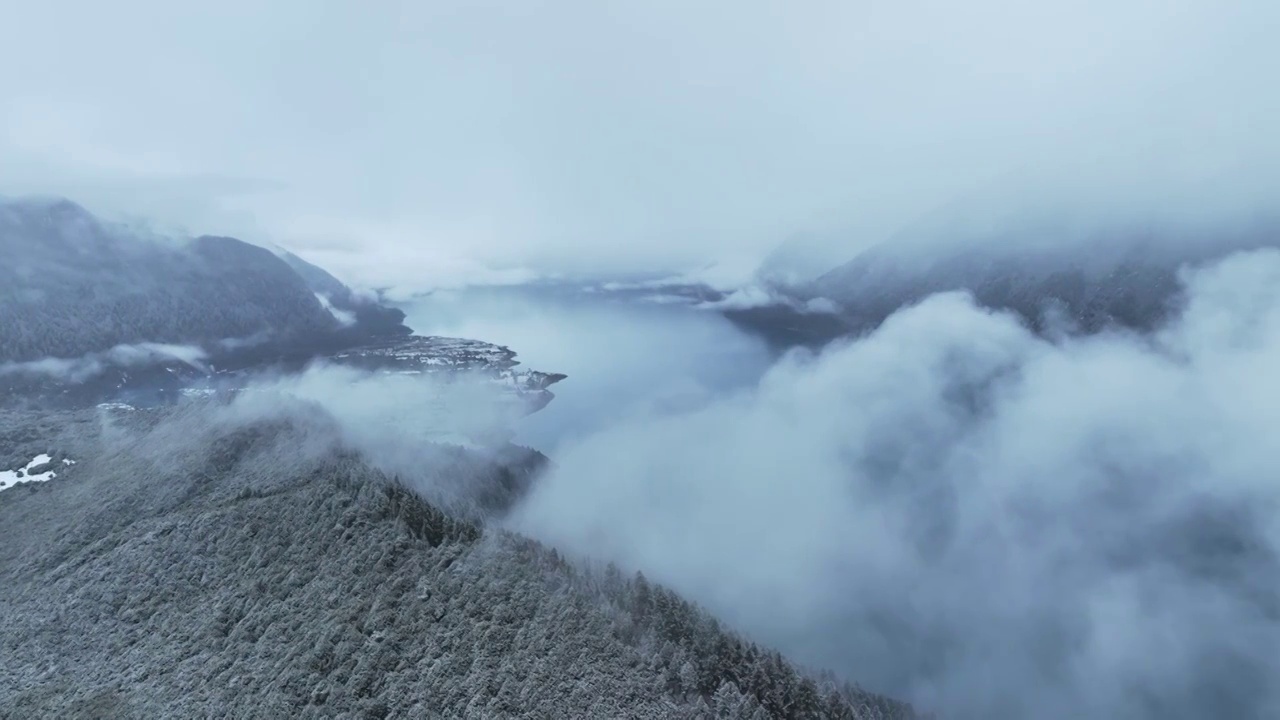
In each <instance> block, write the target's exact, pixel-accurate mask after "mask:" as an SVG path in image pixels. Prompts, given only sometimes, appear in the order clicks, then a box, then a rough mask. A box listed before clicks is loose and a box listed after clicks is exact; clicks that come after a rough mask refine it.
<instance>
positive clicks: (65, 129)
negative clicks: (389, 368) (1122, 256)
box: [0, 0, 1280, 284]
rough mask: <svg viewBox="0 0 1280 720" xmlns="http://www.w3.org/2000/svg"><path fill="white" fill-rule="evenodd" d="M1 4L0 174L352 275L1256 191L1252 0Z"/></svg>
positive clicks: (436, 275)
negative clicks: (1020, 206)
mask: <svg viewBox="0 0 1280 720" xmlns="http://www.w3.org/2000/svg"><path fill="white" fill-rule="evenodd" d="M4 3H5V5H6V6H7V7H6V8H5V9H4V13H3V14H4V17H5V22H4V23H3V24H2V25H0V63H3V67H5V68H6V73H5V74H6V78H5V92H4V93H2V94H0V192H4V193H10V194H14V193H27V192H39V193H59V194H67V195H70V196H72V197H73V198H75V199H78V200H80V201H82V202H83V203H84V204H86V205H88V206H89V207H90V208H91V209H93V210H95V211H98V212H102V213H105V214H108V215H111V214H116V213H129V214H133V215H139V216H146V217H149V218H151V219H153V220H155V221H156V222H158V223H161V224H162V225H164V226H171V225H178V226H181V227H185V228H186V229H188V230H190V231H192V232H220V233H228V234H237V235H240V236H244V237H248V238H250V239H256V240H260V241H261V240H271V241H275V242H278V243H280V244H282V245H285V246H288V247H291V248H294V249H296V250H299V251H300V252H301V253H302V254H303V255H305V256H307V257H309V258H310V259H313V260H316V261H319V262H322V263H324V264H326V265H327V266H329V267H331V268H332V269H334V270H335V271H337V272H338V273H339V274H340V275H344V276H345V277H346V278H348V279H350V280H353V281H356V282H359V283H363V284H377V283H394V284H406V283H408V284H414V283H431V282H438V281H441V280H448V279H450V278H453V279H455V280H456V279H458V278H466V279H476V278H480V279H483V278H485V277H490V278H492V277H508V278H513V277H522V276H524V275H525V273H524V272H522V271H521V269H522V268H523V269H531V270H532V271H535V272H538V273H545V272H557V271H605V270H607V271H615V270H623V269H625V270H638V269H646V270H647V269H656V268H660V267H686V266H697V265H700V264H705V263H708V262H715V261H720V262H739V261H742V260H744V259H746V260H751V259H754V258H758V257H760V256H762V255H763V254H764V253H765V252H767V250H768V249H770V248H771V247H773V246H774V245H776V244H777V243H779V242H780V241H782V240H784V239H786V238H788V237H789V236H791V235H793V234H795V233H797V232H808V233H812V234H814V236H816V237H818V238H819V239H820V242H819V243H818V245H819V246H820V247H821V248H822V249H823V250H824V251H826V252H828V253H830V255H831V257H832V258H833V261H834V260H835V259H843V257H844V256H846V255H849V254H851V253H852V252H853V251H854V250H855V249H856V248H858V247H859V246H861V245H865V244H866V243H868V242H871V241H874V240H878V239H880V238H882V237H884V236H885V235H886V234H889V233H891V232H892V231H893V230H894V229H895V228H898V227H900V226H901V225H902V224H904V223H909V222H911V221H912V220H913V219H915V218H917V217H918V216H920V215H921V214H923V213H928V212H930V211H932V210H933V209H935V208H936V207H938V206H939V205H943V204H946V203H949V202H954V201H955V200H956V198H958V197H964V196H966V195H968V194H970V193H974V192H983V193H989V195H987V196H988V197H992V198H996V199H997V200H996V202H997V203H998V204H1004V203H1011V201H1015V202H1022V201H1023V200H1024V199H1025V197H1024V196H1025V195H1027V194H1028V193H1027V192H1026V190H1025V189H1026V188H1028V187H1037V188H1040V190H1041V191H1042V192H1045V193H1047V194H1049V195H1052V196H1055V197H1056V196H1063V195H1072V196H1078V197H1080V198H1085V199H1086V201H1088V202H1092V201H1093V200H1095V199H1107V200H1109V201H1113V202H1120V203H1123V204H1126V205H1129V206H1134V207H1136V206H1143V207H1148V206H1149V207H1152V208H1156V209H1161V208H1164V209H1167V208H1169V207H1185V206H1186V205H1187V204H1188V202H1190V203H1191V204H1193V205H1195V204H1213V203H1220V202H1222V201H1224V200H1228V199H1229V200H1231V201H1233V202H1235V203H1241V202H1244V203H1248V202H1254V201H1265V200H1270V199H1273V198H1275V197H1276V195H1278V194H1280V193H1276V192H1275V190H1276V188H1277V187H1278V185H1277V182H1276V168H1277V167H1280V135H1277V133H1275V132H1274V129H1273V128H1274V118H1275V116H1276V113H1277V111H1278V110H1280V93H1276V92H1275V90H1274V86H1273V83H1274V78H1275V75H1276V72H1277V71H1278V70H1280V50H1278V49H1276V46H1275V43H1274V42H1272V40H1273V31H1274V28H1276V27H1280V4H1277V3H1274V2H1271V1H1270V0H1241V1H1238V2H1228V3H1222V2H1210V1H1209V0H1130V1H1128V2H1114V1H1105V2H1104V1H1102V0H1077V1H1076V2H1062V1H1058V0H1050V1H1047V2H1037V3H1028V2H1015V1H1014V0H976V1H975V2H968V3H954V2H942V1H941V0H938V1H927V0H914V1H909V2H908V1H902V2H879V1H876V2H854V1H845V2H807V3H801V2H796V3H780V2H777V3H775V2H762V1H759V0H737V1H735V2H703V3H686V2H675V1H674V0H644V2H630V3H620V2H599V1H597V0H591V1H587V0H565V1H563V2H491V1H488V0H480V1H469V2H392V1H390V0H388V1H386V2H378V3H355V2H350V3H339V2H318V1H316V0H306V1H304V0H279V1H277V2H271V3H261V2H257V1H256V0H253V1H249V0H224V1H223V2H219V3H213V4H202V5H200V6H199V7H197V6H193V5H190V4H186V3H169V2H159V1H152V0H122V1H120V2H113V3H98V2H88V1H79V2H75V1H61V2H59V1H56V0H53V1H50V2H43V3H19V2H15V1H14V0H4ZM495 269H496V270H501V271H502V272H501V273H500V274H499V275H498V276H494V275H493V274H492V273H491V272H490V271H492V270H495Z"/></svg>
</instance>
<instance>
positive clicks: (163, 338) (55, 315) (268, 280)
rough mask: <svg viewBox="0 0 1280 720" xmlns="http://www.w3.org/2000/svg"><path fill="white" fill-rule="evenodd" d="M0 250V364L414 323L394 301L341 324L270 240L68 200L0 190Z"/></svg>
mask: <svg viewBox="0 0 1280 720" xmlns="http://www.w3.org/2000/svg"><path fill="white" fill-rule="evenodd" d="M0 255H3V257H4V258H5V260H6V262H5V264H4V265H3V266H2V267H0V337H3V338H4V339H5V342H4V343H3V345H2V346H0V363H3V362H31V361H38V360H41V359H46V358H76V357H82V356H84V355H87V354H90V353H99V352H104V351H107V350H109V349H111V348H114V347H116V346H120V345H135V344H139V343H164V344H173V345H194V346H200V347H202V348H204V349H205V350H207V351H209V352H211V353H215V354H216V353H219V352H223V351H226V350H227V349H228V348H230V347H235V348H238V349H240V350H241V352H243V349H244V348H246V347H250V346H252V347H255V348H257V352H258V353H260V354H265V353H269V352H271V351H273V350H279V349H281V348H293V349H298V348H304V347H313V346H314V347H325V348H333V347H339V346H342V345H344V344H350V343H351V342H352V341H353V339H354V338H356V337H361V336H371V335H372V336H376V335H382V334H388V333H401V334H403V333H407V332H408V330H407V328H403V327H402V326H400V324H399V320H402V319H403V315H399V316H398V317H396V313H397V311H386V313H381V314H380V313H377V312H371V313H369V316H370V317H371V318H374V317H377V318H378V319H379V322H378V323H377V324H376V326H375V327H362V326H357V327H356V328H354V329H353V328H351V327H346V326H344V323H343V322H342V321H341V320H340V319H339V318H338V317H337V316H335V314H334V313H332V312H331V311H330V310H328V309H326V307H325V306H324V304H323V302H322V301H321V300H320V299H319V298H318V297H317V294H316V292H315V291H314V290H313V289H312V287H311V286H310V285H309V283H308V279H307V278H304V277H303V276H302V275H300V274H299V273H298V272H297V271H296V270H295V269H294V268H293V267H291V266H290V264H289V263H287V262H285V261H284V260H283V259H281V258H279V257H278V256H276V255H275V254H274V253H271V252H269V251H267V250H265V249H263V248H260V247H257V246H254V245H250V244H248V243H245V242H242V241H239V240H236V239H234V238H224V237H208V236H206V237H200V238H196V239H195V240H192V241H190V242H181V241H175V240H170V239H166V238H160V237H154V236H150V235H147V234H145V233H142V232H139V231H135V230H131V229H128V228H125V227H121V226H114V225H110V224H107V223H103V222H101V221H99V220H98V219H97V218H95V217H94V216H93V215H91V214H90V213H88V212H87V211H86V210H84V208H81V207H80V206H78V205H76V204H74V203H72V202H70V201H67V200H61V199H56V200H29V199H28V200H3V199H0ZM349 294H350V293H349V291H348V295H349ZM387 313H389V315H388V314H387ZM392 318H394V322H388V320H390V319H392Z"/></svg>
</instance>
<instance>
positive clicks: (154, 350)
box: [0, 342, 208, 383]
mask: <svg viewBox="0 0 1280 720" xmlns="http://www.w3.org/2000/svg"><path fill="white" fill-rule="evenodd" d="M207 357H208V353H206V352H205V351H204V349H203V348H200V347H197V346H194V345H173V344H168V343H154V342H145V343H136V344H133V345H116V346H115V347H113V348H111V349H110V350H105V351H103V352H99V353H90V354H88V355H84V356H82V357H78V358H41V359H40V360H30V361H26V362H6V363H0V376H4V375H27V376H43V377H48V378H51V379H55V380H62V381H66V382H73V383H79V382H84V381H85V380H88V379H90V378H92V377H94V376H96V375H98V374H100V373H102V372H103V370H105V369H106V368H108V367H112V366H115V367H137V366H142V365H152V364H156V363H162V362H166V361H174V360H176V361H178V362H181V363H183V364H185V365H190V366H191V367H194V368H197V369H200V370H205V369H206V368H205V366H204V360H205V359H206V358H207Z"/></svg>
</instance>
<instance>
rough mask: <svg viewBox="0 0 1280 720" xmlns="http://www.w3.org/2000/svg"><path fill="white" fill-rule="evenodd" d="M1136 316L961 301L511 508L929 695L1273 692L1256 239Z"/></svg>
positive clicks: (856, 668)
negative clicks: (1053, 329)
mask: <svg viewBox="0 0 1280 720" xmlns="http://www.w3.org/2000/svg"><path fill="white" fill-rule="evenodd" d="M1186 282H1187V285H1188V288H1189V305H1188V306H1187V308H1186V310H1185V312H1184V313H1183V314H1182V315H1181V316H1180V317H1179V318H1178V319H1177V320H1176V321H1174V322H1173V323H1172V324H1171V325H1169V326H1168V327H1167V329H1165V330H1164V331H1163V332H1161V333H1160V334H1158V336H1156V337H1153V338H1139V337H1133V336H1128V335H1103V336H1098V337H1093V338H1077V339H1066V340H1060V341H1048V340H1045V339H1042V338H1038V337H1035V336H1033V335H1031V334H1030V333H1028V332H1027V331H1026V330H1025V329H1024V328H1023V327H1021V326H1020V325H1019V324H1018V323H1017V322H1016V321H1015V320H1014V319H1013V318H1011V317H1010V316H1008V315H1003V314H998V313H991V312H987V311H985V310H982V309H979V308H977V307H975V306H974V305H973V304H972V302H971V301H970V300H969V299H968V298H967V297H966V296H964V295H962V294H945V295H939V296H934V297H932V298H930V299H928V300H926V301H924V302H922V303H921V304H919V305H918V306H916V307H913V308H909V309H904V310H902V311H900V312H899V313H898V314H896V315H895V316H894V317H892V318H891V319H890V320H889V321H888V322H886V323H885V324H884V326H883V327H881V328H880V329H879V330H877V331H876V332H874V333H873V334H871V335H870V336H868V337H867V338H865V339H862V340H859V341H856V342H852V343H851V344H846V345H843V346H839V347H833V348H831V349H829V350H827V351H826V352H825V353H823V354H822V355H821V356H817V357H810V356H805V355H799V354H798V355H794V356H792V357H790V358H789V359H788V360H786V361H784V362H782V363H781V364H779V365H778V366H776V367H775V368H774V369H773V370H772V371H771V372H769V373H768V375H767V376H765V377H764V379H763V380H762V381H761V383H760V384H759V386H758V387H757V388H755V389H754V390H752V391H750V392H746V393H740V394H737V395H734V396H732V397H728V398H722V399H720V400H717V401H714V402H711V403H710V404H708V405H706V406H705V407H703V408H701V409H698V410H695V411H690V412H684V413H677V414H674V415H671V414H667V415H663V416H656V415H655V416H653V417H644V418H636V419H634V420H628V421H626V422H624V423H622V424H620V425H616V426H613V427H606V428H604V429H601V430H600V431H599V432H598V433H596V434H594V435H593V436H590V437H588V438H586V439H583V440H581V441H579V442H577V443H574V444H571V445H569V446H566V447H564V448H561V449H560V451H559V452H558V453H557V458H556V461H557V467H556V468H555V469H554V471H553V472H551V473H550V474H549V475H548V476H546V477H545V478H544V479H543V480H542V481H541V483H540V484H539V485H538V486H537V489H536V491H535V493H534V495H533V496H532V497H531V498H530V500H529V501H528V503H527V505H525V506H524V507H523V508H522V510H521V513H520V515H519V516H518V518H517V519H516V520H515V523H514V524H515V525H516V526H517V527H519V528H521V529H523V530H526V531H528V532H530V533H532V534H534V535H535V536H538V537H541V538H544V539H546V540H549V541H551V542H553V543H555V544H557V545H559V546H560V547H562V548H566V549H570V550H575V551H580V552H583V553H587V554H590V555H593V556H597V557H599V556H604V557H608V558H611V559H615V560H619V561H621V562H623V563H625V564H626V565H628V566H630V567H633V568H641V569H643V570H644V571H645V572H646V573H647V574H650V575H651V576H653V577H656V578H657V579H659V580H661V581H664V582H667V583H669V584H671V585H673V586H674V587H676V588H678V589H680V590H682V591H685V592H687V593H689V594H690V595H692V596H693V597H695V598H697V599H699V600H701V601H702V602H705V603H706V604H707V605H708V606H710V607H711V608H712V609H713V610H715V611H717V612H719V613H720V614H722V615H723V616H724V617H726V618H727V619H729V620H730V621H731V622H733V623H734V624H737V625H739V626H740V627H742V628H744V629H746V630H749V631H750V632H752V633H753V634H754V635H755V636H756V637H758V638H761V639H763V640H765V641H766V642H770V643H773V644H776V645H779V646H781V647H782V648H784V649H785V650H787V651H789V652H791V653H792V654H793V655H794V656H796V657H797V658H798V659H801V660H804V661H809V662H813V663H817V664H821V665H826V666H833V667H835V668H837V669H839V670H840V671H841V672H842V673H844V674H845V675H846V676H848V677H850V678H853V679H856V680H858V681H860V682H863V683H865V684H868V685H870V686H871V687H873V688H875V689H879V690H885V691H889V692H893V693H897V694H899V695H903V696H907V697H910V698H911V699H913V700H915V701H917V702H918V703H920V704H921V705H923V706H924V707H926V708H930V709H934V710H937V711H939V712H940V713H941V716H942V717H949V718H959V719H961V720H965V719H968V718H985V717H1036V718H1047V719H1049V720H1056V719H1062V720H1066V719H1068V718H1081V717H1128V718H1157V717H1159V718H1199V717H1209V716H1218V717H1271V716H1276V714H1277V713H1280V689H1278V688H1277V686H1276V684H1275V682H1274V679H1275V678H1276V677H1277V676H1278V675H1280V657H1277V655H1276V653H1275V648H1276V647H1280V562H1278V561H1277V558H1280V513H1277V509H1280V483H1277V480H1276V479H1277V477H1280V443H1277V442H1275V441H1274V440H1275V438H1276V437H1277V436H1280V373H1277V371H1276V368H1278V367H1280V253H1277V252H1269V251H1262V252H1255V253H1251V254H1240V255H1236V256H1233V257H1230V258H1228V259H1226V260H1225V261H1223V262H1221V263H1220V264H1218V265H1216V266H1213V267H1210V268H1208V269H1205V270H1202V271H1198V272H1195V273H1194V274H1191V275H1189V276H1188V277H1187V278H1186Z"/></svg>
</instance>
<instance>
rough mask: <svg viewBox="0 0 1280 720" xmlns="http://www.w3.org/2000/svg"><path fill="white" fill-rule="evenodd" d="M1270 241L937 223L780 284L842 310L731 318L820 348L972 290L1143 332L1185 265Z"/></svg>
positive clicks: (1030, 321)
mask: <svg viewBox="0 0 1280 720" xmlns="http://www.w3.org/2000/svg"><path fill="white" fill-rule="evenodd" d="M1263 247H1280V224H1277V223H1274V222H1265V221H1258V222H1256V223H1252V224H1248V225H1241V226H1233V227H1222V228H1213V229H1205V228H1197V229H1191V230H1187V229H1181V230H1173V229H1169V228H1161V227H1151V228H1145V227H1132V228H1127V229H1126V228H1114V227H1108V228H1104V229H1097V228H1094V229H1090V230H1080V229H1073V227H1072V225H1071V224H1070V223H1067V222H1065V221H1064V222H1061V223H1053V222H1042V223H1038V224H1035V225H1028V226H1015V227H1011V228H1004V229H1000V230H991V229H986V230H984V231H982V232H973V231H970V232H966V231H963V230H955V231H954V232H952V231H949V229H948V228H946V227H942V228H937V227H930V228H929V229H928V230H915V231H912V232H907V233H903V234H902V235H899V236H896V237H894V238H892V239H890V240H888V241H886V242H884V243H881V244H878V245H875V246H872V247H870V248H868V249H866V250H864V251H862V252H860V253H858V254H857V255H855V256H854V257H853V258H852V259H850V260H849V261H848V262H846V263H844V264H843V265H840V266H838V267H835V268H832V269H830V270H828V271H827V272H825V273H824V274H822V275H821V276H819V277H817V278H816V279H813V280H810V281H805V282H801V283H797V284H792V285H789V286H777V287H775V290H776V291H777V292H778V293H779V294H781V295H783V296H787V297H792V298H796V299H797V300H798V301H801V302H803V301H808V300H813V299H816V298H823V299H826V300H829V301H832V302H834V303H835V304H836V306H837V312H834V313H800V312H796V311H795V310H794V309H793V308H791V307H789V306H787V305H781V304H780V305H775V306H764V307H756V308H747V309H741V310H729V311H726V313H725V314H726V315H727V316H729V317H730V319H732V320H734V321H735V322H738V323H740V324H741V325H743V326H745V327H747V328H750V329H753V330H755V331H757V332H761V333H763V334H764V335H765V336H766V337H768V338H770V339H771V340H774V341H775V342H777V343H779V344H783V345H787V344H808V345H822V344H825V343H826V342H829V341H831V340H833V339H835V338H837V337H841V336H856V335H862V334H864V333H866V332H868V331H870V330H873V329H875V328H876V327H878V326H879V325H880V323H882V322H884V320H885V319H886V318H887V317H889V316H890V315H892V314H893V313H894V312H897V311H898V310H899V309H901V308H903V307H905V306H908V305H912V304H914V303H917V302H919V301H921V300H923V299H924V298H926V297H928V296H930V295H933V294H936V293H941V292H948V291H966V292H968V293H970V294H972V295H973V297H974V299H975V300H976V301H977V302H978V304H979V305H981V306H983V307H987V308H991V309H997V310H1010V311H1013V312H1015V313H1016V314H1017V315H1018V316H1019V317H1021V318H1022V320H1023V321H1024V322H1025V323H1026V324H1027V325H1028V326H1029V327H1031V328H1032V329H1034V330H1036V331H1037V332H1047V331H1054V332H1058V331H1062V332H1071V333H1084V334H1091V333H1096V332H1099V331H1102V330H1104V329H1108V328H1123V329H1128V330H1131V331H1137V332H1147V331H1151V330H1153V329H1155V328H1157V327H1159V326H1160V325H1161V324H1162V323H1164V322H1165V321H1166V320H1167V319H1168V318H1169V317H1171V316H1172V315H1173V314H1174V313H1176V312H1177V310H1178V308H1179V304H1180V303H1181V301H1182V298H1181V290H1182V287H1181V283H1180V280H1179V274H1180V272H1181V271H1182V270H1183V269H1184V268H1186V267H1189V266H1198V265H1203V264H1208V263H1211V262H1213V261H1215V260H1218V259H1221V258H1223V257H1225V256H1227V255H1230V254H1232V253H1235V252H1242V251H1248V250H1254V249H1258V248H1263ZM765 270H766V271H767V268H766V269H765Z"/></svg>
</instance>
